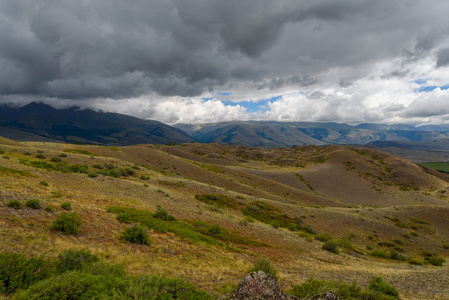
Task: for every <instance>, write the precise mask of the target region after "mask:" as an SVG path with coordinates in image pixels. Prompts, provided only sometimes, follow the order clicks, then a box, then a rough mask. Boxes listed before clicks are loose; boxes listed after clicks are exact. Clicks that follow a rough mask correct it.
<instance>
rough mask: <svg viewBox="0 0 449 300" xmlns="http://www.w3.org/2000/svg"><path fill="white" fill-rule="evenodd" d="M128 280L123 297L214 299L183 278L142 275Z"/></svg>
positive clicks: (163, 299) (162, 299) (183, 299)
mask: <svg viewBox="0 0 449 300" xmlns="http://www.w3.org/2000/svg"><path fill="white" fill-rule="evenodd" d="M128 282H129V285H128V286H127V287H126V290H125V293H124V297H123V299H155V300H159V299H160V300H165V299H167V300H171V299H180V300H194V299H195V300H212V297H211V296H210V295H209V294H208V293H207V292H204V291H200V290H197V289H196V288H195V287H194V286H193V285H192V284H190V283H188V282H185V281H184V280H183V279H181V278H175V279H171V278H167V277H159V276H149V275H142V276H137V277H131V279H130V280H129V281H128Z"/></svg>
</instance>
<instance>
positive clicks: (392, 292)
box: [367, 276, 399, 299]
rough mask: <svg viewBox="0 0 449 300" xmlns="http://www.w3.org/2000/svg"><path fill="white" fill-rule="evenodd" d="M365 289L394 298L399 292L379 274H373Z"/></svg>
mask: <svg viewBox="0 0 449 300" xmlns="http://www.w3.org/2000/svg"><path fill="white" fill-rule="evenodd" d="M367 289H368V290H371V291H374V292H379V293H382V294H384V295H386V296H390V297H393V298H394V299H399V293H398V291H397V290H396V288H394V287H393V286H391V285H389V284H388V283H386V282H385V281H384V280H383V279H382V277H379V276H373V278H371V281H370V282H369V285H368V288H367Z"/></svg>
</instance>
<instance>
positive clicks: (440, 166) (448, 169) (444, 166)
mask: <svg viewBox="0 0 449 300" xmlns="http://www.w3.org/2000/svg"><path fill="white" fill-rule="evenodd" d="M419 165H421V166H424V167H427V168H429V169H432V170H436V171H438V172H442V173H449V162H447V161H441V162H422V163H419Z"/></svg>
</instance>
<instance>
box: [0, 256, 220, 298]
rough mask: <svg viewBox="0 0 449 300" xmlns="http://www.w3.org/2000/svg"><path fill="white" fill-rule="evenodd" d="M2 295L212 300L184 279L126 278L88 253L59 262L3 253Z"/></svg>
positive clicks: (0, 258) (117, 267)
mask: <svg viewBox="0 0 449 300" xmlns="http://www.w3.org/2000/svg"><path fill="white" fill-rule="evenodd" d="M0 283H1V284H0V295H1V294H3V295H4V296H7V297H9V296H11V298H13V299H24V300H25V299H26V300H30V299H124V300H125V299H155V300H156V299H160V300H162V299H164V300H170V299H185V300H188V299H192V300H193V299H199V300H201V299H204V300H205V299H207V300H209V299H212V297H211V296H210V295H209V294H208V293H207V292H204V291H201V290H197V289H196V288H195V287H194V286H193V285H192V284H190V283H188V282H186V281H184V280H183V279H181V278H174V279H171V278H167V277H164V276H159V275H156V276H151V275H140V276H131V275H128V274H126V272H125V271H124V270H123V266H121V265H111V264H106V263H104V262H101V261H100V260H99V258H98V256H96V255H93V254H91V253H90V252H89V251H86V250H73V249H69V250H67V251H64V252H62V253H60V254H59V256H58V258H57V259H54V258H50V259H44V258H42V257H39V258H29V259H28V258H26V257H25V255H24V254H17V253H11V254H5V253H0Z"/></svg>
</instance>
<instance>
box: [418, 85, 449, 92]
mask: <svg viewBox="0 0 449 300" xmlns="http://www.w3.org/2000/svg"><path fill="white" fill-rule="evenodd" d="M436 88H440V89H441V90H447V89H449V84H446V85H443V86H423V87H421V88H419V89H417V90H415V92H418V93H423V92H424V93H426V92H431V91H433V90H434V89H436Z"/></svg>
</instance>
